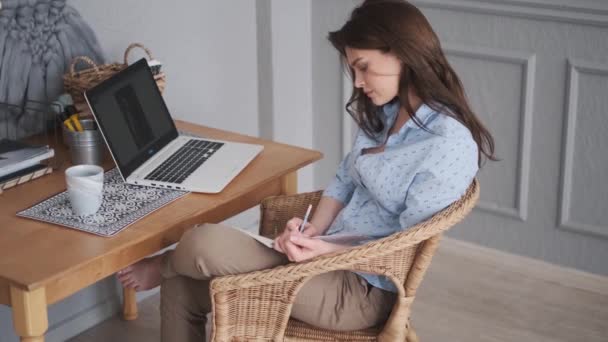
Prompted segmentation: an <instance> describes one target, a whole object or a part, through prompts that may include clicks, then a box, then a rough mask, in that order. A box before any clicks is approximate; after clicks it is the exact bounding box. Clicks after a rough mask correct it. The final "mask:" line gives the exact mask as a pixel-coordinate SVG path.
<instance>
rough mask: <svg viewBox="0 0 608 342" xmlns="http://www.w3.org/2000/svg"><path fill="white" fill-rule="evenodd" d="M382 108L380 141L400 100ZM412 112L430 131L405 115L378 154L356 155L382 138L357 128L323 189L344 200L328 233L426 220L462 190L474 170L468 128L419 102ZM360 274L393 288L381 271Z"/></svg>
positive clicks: (373, 234) (377, 233)
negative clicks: (354, 136)
mask: <svg viewBox="0 0 608 342" xmlns="http://www.w3.org/2000/svg"><path fill="white" fill-rule="evenodd" d="M382 112H383V114H384V117H383V118H382V119H383V122H384V123H385V125H384V126H385V128H384V131H383V132H382V134H381V135H380V141H385V140H386V135H387V134H388V131H389V129H390V128H391V126H392V125H393V123H394V122H395V120H396V118H397V114H398V112H399V102H398V101H396V100H395V101H393V102H391V103H388V104H386V105H384V107H383V111H382ZM416 117H417V118H418V119H419V120H420V122H422V123H423V124H424V126H425V127H427V129H428V130H429V131H430V132H427V131H425V130H424V129H422V128H420V127H418V126H417V125H416V124H415V123H414V122H413V120H412V119H410V120H408V121H407V122H406V123H405V124H404V125H403V126H402V127H401V129H400V130H399V132H397V133H395V134H392V135H391V136H390V137H389V138H388V140H386V146H385V149H384V152H381V153H375V154H372V153H370V154H364V155H362V154H361V153H362V150H363V149H365V148H370V147H376V146H378V145H379V144H381V143H379V142H378V141H376V140H374V139H371V138H369V137H368V136H367V135H365V133H363V131H362V130H359V132H358V134H357V137H356V139H355V142H354V144H353V148H352V150H351V152H350V153H349V154H348V155H347V156H346V157H345V158H344V159H343V160H342V162H341V163H340V166H339V168H338V171H337V173H336V177H335V178H334V179H333V180H332V182H331V183H330V184H329V186H328V187H327V188H326V189H325V191H324V193H323V195H324V196H328V197H332V198H335V199H337V200H338V201H340V202H342V203H343V204H344V208H343V209H342V210H341V211H340V212H339V213H338V215H337V216H336V218H335V219H334V221H333V222H332V224H331V226H330V227H329V229H328V230H327V232H326V234H327V235H332V234H357V235H359V234H360V235H365V236H369V237H370V240H374V239H379V238H382V237H386V236H388V235H391V234H393V233H395V232H398V231H400V230H405V229H408V228H409V227H411V226H413V225H415V224H417V223H419V222H422V221H424V220H425V219H428V218H429V217H431V216H432V215H433V214H435V213H437V212H438V211H440V210H441V209H443V208H445V207H447V206H448V205H450V204H451V203H452V202H454V201H456V200H458V199H459V198H460V197H461V196H462V195H463V194H464V193H465V192H466V190H467V188H468V186H469V185H470V184H471V182H472V181H473V178H474V177H475V175H476V173H477V170H478V165H477V158H478V154H477V144H476V143H475V141H474V140H473V138H472V136H471V133H470V132H469V130H468V129H467V128H466V127H465V126H464V125H463V124H461V123H460V122H458V121H457V120H456V119H454V118H452V117H450V116H447V115H445V114H442V113H438V112H436V111H434V110H433V109H431V108H430V107H429V106H427V105H424V104H423V105H422V106H420V108H419V109H418V111H416ZM362 243H364V242H362ZM360 275H361V276H362V277H364V278H365V279H366V280H367V281H368V282H369V283H370V284H371V285H373V286H376V287H379V288H382V289H385V290H388V291H393V292H396V291H397V290H396V288H395V286H394V284H393V283H392V282H391V281H390V280H388V278H386V277H384V276H378V275H371V274H360Z"/></svg>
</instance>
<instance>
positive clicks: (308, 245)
mask: <svg viewBox="0 0 608 342" xmlns="http://www.w3.org/2000/svg"><path fill="white" fill-rule="evenodd" d="M348 247H349V246H344V245H336V244H333V243H329V242H325V241H323V240H320V239H315V238H311V237H308V236H305V235H302V234H300V235H291V236H290V238H289V243H287V244H285V248H286V251H285V252H286V253H285V254H286V255H287V258H288V259H289V261H294V262H300V261H304V260H308V259H312V258H314V257H317V256H319V255H323V254H327V253H331V252H335V251H339V250H342V249H346V248H348Z"/></svg>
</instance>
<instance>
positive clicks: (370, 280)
mask: <svg viewBox="0 0 608 342" xmlns="http://www.w3.org/2000/svg"><path fill="white" fill-rule="evenodd" d="M329 41H330V42H331V43H332V44H333V46H334V47H335V48H336V49H337V50H338V52H339V53H340V55H341V56H342V58H343V61H344V63H345V64H347V65H348V70H349V71H350V74H351V76H352V79H353V86H354V87H353V93H352V96H351V99H350V101H349V102H348V104H347V110H348V111H349V113H351V115H352V116H353V118H354V120H355V121H356V122H357V124H358V125H359V128H360V130H359V133H358V135H357V137H356V140H355V143H354V145H353V148H352V151H351V152H350V153H349V154H348V155H347V156H346V158H344V160H343V161H342V163H341V164H340V166H339V168H338V171H337V174H336V177H335V179H334V180H333V181H332V182H331V183H330V184H329V186H328V187H327V188H326V189H325V191H324V196H323V197H322V199H321V201H320V203H319V206H318V209H317V210H316V213H315V215H314V217H313V218H312V219H311V220H310V223H308V224H306V226H305V227H304V231H303V232H302V233H300V232H299V230H298V227H299V225H300V224H301V223H302V220H301V219H300V218H293V219H291V220H290V221H289V222H288V223H287V226H286V228H285V231H284V232H283V233H282V234H281V235H280V236H279V237H277V238H276V240H275V250H272V249H269V248H267V247H265V246H263V245H261V244H260V243H258V242H257V241H255V240H254V239H252V238H250V237H248V236H247V235H245V234H241V233H239V232H238V231H235V230H233V229H226V228H225V227H222V226H219V225H209V224H206V225H202V226H196V227H194V228H193V229H191V230H189V231H188V232H186V233H185V234H184V236H183V237H182V239H181V241H180V243H179V244H178V245H177V247H176V249H175V250H173V251H170V252H168V253H165V254H163V255H160V256H156V257H152V258H148V259H145V260H143V261H141V262H139V263H137V264H135V265H133V266H131V267H129V268H127V269H125V270H123V271H121V272H120V274H119V279H120V280H121V281H122V283H123V284H124V285H125V286H129V287H134V288H135V289H136V290H144V289H149V288H152V287H155V286H158V285H161V315H162V327H161V332H162V339H163V341H202V340H203V339H204V330H203V327H204V323H205V319H206V318H205V315H206V314H207V313H208V312H210V311H211V305H210V298H209V281H210V279H211V278H213V277H216V276H222V275H227V274H237V273H244V272H250V271H255V270H260V269H265V268H271V267H275V266H278V265H281V264H285V263H288V262H298V261H302V260H307V259H309V258H313V257H316V256H318V255H322V254H326V253H330V252H334V251H337V250H340V249H344V248H348V247H349V246H345V245H338V244H332V243H329V242H324V241H322V240H319V239H312V238H311V237H312V236H315V235H323V234H325V235H329V234H336V233H353V234H360V235H365V236H368V237H369V239H370V240H373V239H377V238H381V237H385V236H388V235H390V234H392V233H394V232H397V231H399V230H404V229H408V228H409V227H411V226H413V225H415V224H416V223H418V222H420V221H423V220H425V219H427V218H429V217H430V216H432V215H433V214H435V213H436V212H438V211H440V210H441V209H443V208H445V207H446V206H448V205H449V204H451V203H452V202H454V201H456V200H457V199H458V198H460V197H461V196H462V195H463V194H464V193H465V191H466V189H467V187H468V186H469V184H470V183H471V181H472V180H473V178H474V177H475V175H476V173H477V170H478V167H479V165H480V163H481V161H482V159H483V158H484V157H487V158H489V159H491V160H494V156H493V154H494V142H493V139H492V136H491V135H490V133H489V132H488V131H487V130H486V129H485V128H484V126H483V125H482V124H481V122H480V121H479V119H478V118H477V117H476V116H475V114H474V113H473V112H472V111H471V108H470V106H469V104H468V103H467V100H466V97H465V93H464V90H463V87H462V84H461V83H460V81H459V79H458V76H457V75H456V73H455V72H454V70H453V69H452V68H451V67H450V65H449V63H448V62H447V60H446V58H445V56H444V54H443V52H442V50H441V46H440V43H439V40H438V38H437V36H436V35H435V33H434V32H433V30H432V28H431V26H430V24H429V23H428V21H427V20H426V18H425V17H424V15H423V14H422V13H421V12H420V11H419V10H418V9H417V8H416V7H414V6H412V5H411V4H409V3H407V2H405V1H400V0H376V1H369V0H368V1H365V2H364V3H363V4H362V5H360V6H359V7H357V8H356V9H355V10H354V11H353V12H352V14H351V17H350V19H349V20H348V22H347V23H346V24H345V25H344V26H343V27H342V28H341V29H340V30H338V31H335V32H331V33H330V34H329ZM226 251H231V252H230V253H227V252H226ZM394 292H395V288H394V285H393V284H392V283H390V282H389V281H388V280H387V279H386V278H383V277H381V276H375V275H370V274H357V273H352V272H347V271H339V272H331V273H328V274H325V275H321V276H318V277H315V278H313V279H311V280H310V281H309V282H307V283H306V284H305V285H304V286H303V287H302V289H301V291H300V292H299V293H298V295H297V298H296V302H295V304H294V306H293V310H292V313H291V315H292V316H293V317H295V318H297V319H299V320H301V321H304V322H306V323H309V324H312V325H314V326H318V327H323V328H328V329H333V330H354V329H363V328H367V327H371V326H374V325H376V324H379V323H381V322H382V321H384V320H385V319H386V318H387V317H388V314H389V313H390V310H391V308H392V304H393V301H394V296H395V294H394Z"/></svg>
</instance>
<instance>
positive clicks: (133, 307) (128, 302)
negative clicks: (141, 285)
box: [122, 287, 137, 321]
mask: <svg viewBox="0 0 608 342" xmlns="http://www.w3.org/2000/svg"><path fill="white" fill-rule="evenodd" d="M122 294H123V298H122V315H123V318H124V319H125V321H132V320H134V319H136V318H137V300H136V299H135V290H134V289H132V288H128V287H123V288H122Z"/></svg>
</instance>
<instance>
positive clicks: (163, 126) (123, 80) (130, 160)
mask: <svg viewBox="0 0 608 342" xmlns="http://www.w3.org/2000/svg"><path fill="white" fill-rule="evenodd" d="M87 96H88V97H89V96H90V97H89V102H90V104H91V107H92V110H93V112H94V113H95V116H96V117H97V121H98V122H99V124H100V128H101V129H102V130H103V133H104V135H105V137H106V140H107V141H108V144H109V145H110V149H111V150H112V154H113V155H114V157H115V158H116V161H117V163H118V164H119V166H121V172H123V173H127V174H129V173H130V172H132V171H133V170H134V169H135V168H137V167H138V166H139V165H140V164H141V163H143V162H145V161H146V160H147V159H148V158H149V157H150V156H151V155H153V154H155V153H156V152H158V150H160V149H161V148H162V147H163V146H164V145H166V144H168V143H169V142H170V141H171V140H172V139H174V138H175V137H177V130H176V129H175V126H174V124H173V120H172V119H171V115H170V114H169V111H168V109H167V106H166V105H165V102H164V101H163V98H162V96H161V94H160V92H159V91H158V88H157V85H156V82H155V81H154V77H153V75H152V73H151V71H150V70H149V68H148V66H147V64H146V61H145V60H140V61H139V62H136V63H134V64H133V65H131V66H129V67H128V68H127V69H125V70H123V71H121V72H119V73H118V74H116V75H115V76H113V77H111V78H110V79H108V80H106V81H104V82H102V83H101V84H100V85H98V86H97V87H95V88H94V89H92V90H91V91H89V92H88V93H87Z"/></svg>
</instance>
